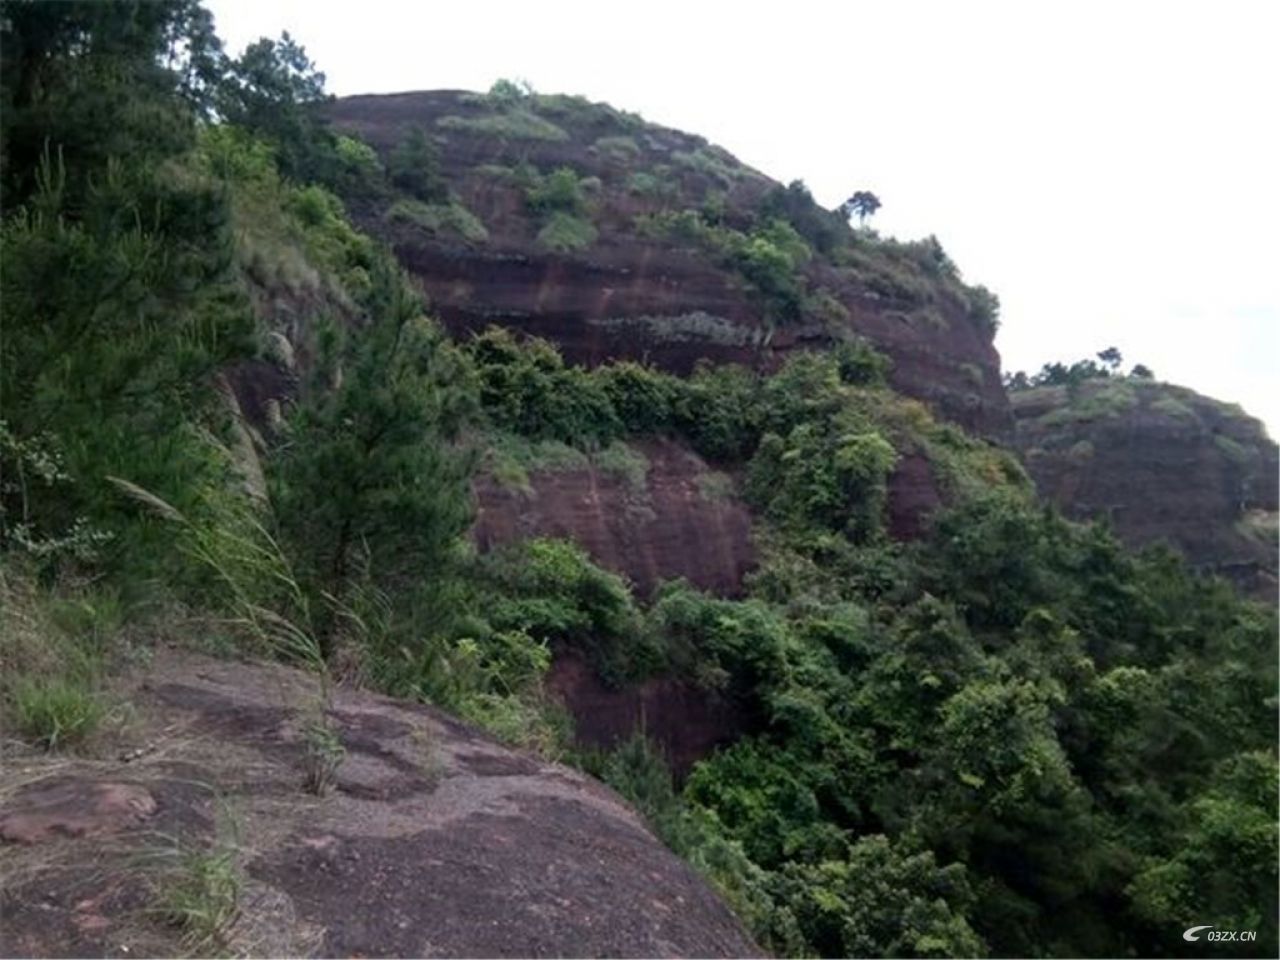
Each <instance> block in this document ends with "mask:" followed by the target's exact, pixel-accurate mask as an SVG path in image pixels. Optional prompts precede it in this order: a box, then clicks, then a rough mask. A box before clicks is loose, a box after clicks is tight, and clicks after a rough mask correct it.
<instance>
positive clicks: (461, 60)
mask: <svg viewBox="0 0 1280 960" xmlns="http://www.w3.org/2000/svg"><path fill="white" fill-rule="evenodd" d="M208 5H209V7H210V8H211V9H212V10H213V12H214V15H215V16H216V18H217V25H218V30H219V33H220V34H221V36H222V37H223V39H224V40H225V41H226V42H227V45H228V47H229V48H230V49H231V50H232V51H235V52H238V51H239V50H240V49H241V48H242V47H243V46H244V45H245V44H246V43H248V42H250V41H252V40H254V39H256V38H257V37H259V36H263V35H266V36H272V37H274V36H278V35H279V33H280V32H281V31H282V30H286V29H287V30H289V31H290V33H292V34H293V35H294V36H295V37H296V38H297V39H298V40H299V41H300V42H301V43H303V44H304V45H305V46H306V48H307V52H308V54H309V55H310V56H311V58H312V59H313V60H314V61H316V63H317V64H318V66H319V67H320V69H322V70H324V71H325V73H326V74H327V76H328V86H329V90H330V91H331V92H333V93H335V94H338V95H340V96H341V95H345V94H354V93H389V92H396V91H404V90H429V89H437V88H464V89H475V90H484V89H487V88H488V86H489V85H490V84H491V83H492V82H493V80H495V79H496V78H498V77H513V78H516V77H518V78H523V79H527V80H528V81H530V82H531V83H532V84H533V85H534V87H535V88H536V89H538V90H539V91H541V92H546V93H580V94H584V95H585V96H587V97H589V98H591V99H593V100H605V101H608V102H609V103H611V104H613V105H614V106H617V107H620V108H623V109H627V110H632V111H635V112H637V113H640V114H642V115H643V116H644V117H645V118H646V119H647V120H651V121H654V122H657V123H662V124H665V125H667V126H672V127H677V128H680V129H683V130H688V131H690V132H694V133H700V134H702V135H703V136H705V137H707V138H708V139H709V140H711V141H712V142H715V143H718V144H720V145H721V146H724V147H726V148H727V149H728V150H730V151H731V152H732V153H734V154H735V155H737V156H738V158H739V159H741V160H742V161H743V162H745V163H748V164H750V165H752V166H754V167H756V168H758V169H759V170H761V171H763V172H764V173H766V174H768V175H770V176H772V177H774V178H776V179H778V180H781V181H783V182H786V181H789V180H792V179H795V178H800V179H803V180H804V181H805V182H806V183H807V184H808V185H809V187H810V189H811V190H812V191H813V193H814V195H815V196H816V197H817V199H818V200H819V201H820V202H821V203H823V204H824V205H826V206H835V205H836V204H837V203H839V202H840V201H841V200H843V199H844V198H845V197H847V196H848V195H849V194H850V193H852V192H853V191H854V190H855V189H870V190H873V191H875V192H876V194H878V195H879V197H880V199H881V200H882V201H883V203H884V206H883V208H882V209H881V211H880V213H879V214H878V215H877V216H876V218H875V220H874V225H875V226H876V227H877V228H878V229H879V230H880V231H881V232H882V233H885V234H893V235H896V236H899V237H902V238H915V237H920V236H924V235H927V234H929V233H934V234H936V235H937V236H938V238H939V239H940V240H941V241H942V243H943V246H944V247H945V248H946V250H947V251H948V253H950V254H951V256H952V258H953V259H954V260H955V261H956V262H957V264H959V266H960V268H961V269H962V271H963V272H964V275H965V278H966V279H968V280H970V281H971V282H976V283H984V284H986V285H987V286H988V287H990V288H991V289H993V290H994V291H995V292H996V293H997V294H998V295H999V296H1000V300H1001V303H1002V327H1001V330H1000V334H999V337H998V339H997V346H998V347H999V348H1000V351H1001V354H1002V356H1003V358H1004V366H1005V369H1012V370H1016V369H1027V370H1028V371H1033V370H1035V369H1038V368H1039V366H1040V364H1041V363H1043V362H1045V361H1047V360H1063V361H1070V360H1075V359H1079V358H1081V357H1085V356H1092V355H1093V354H1094V353H1095V352H1096V351H1098V350H1101V349H1102V348H1104V347H1107V346H1112V345H1114V346H1117V347H1119V348H1120V350H1121V352H1122V353H1123V354H1124V356H1125V360H1126V364H1132V363H1134V362H1142V363H1145V364H1147V365H1148V366H1149V367H1151V368H1152V369H1154V370H1155V372H1156V375H1157V376H1158V377H1159V378H1161V379H1164V380H1170V381H1173V382H1177V383H1183V384H1186V385H1188V386H1191V387H1193V388H1194V389H1196V390H1199V391H1201V392H1203V393H1207V394H1210V395H1212V396H1215V397H1218V398H1220V399H1224V400H1230V401H1234V402H1238V403H1240V404H1242V405H1243V406H1244V407H1245V408H1246V409H1247V410H1248V411H1249V412H1251V413H1253V414H1254V415H1255V416H1258V417H1260V418H1262V419H1264V420H1265V421H1266V422H1267V423H1268V426H1269V430H1270V433H1271V435H1272V436H1273V437H1275V436H1278V435H1280V431H1278V430H1277V428H1278V427H1280V384H1278V383H1277V373H1278V372H1280V370H1278V367H1280V364H1278V362H1277V361H1278V359H1280V243H1278V242H1277V240H1276V233H1275V230H1276V228H1277V226H1280V96H1278V95H1280V53H1278V52H1277V49H1278V48H1277V43H1278V42H1280V4H1277V3H1275V2H1266V0H1263V2H1254V3H1245V2H1228V0H1214V2H1203V3H1199V4H1194V5H1193V4H1182V3H1177V2H1165V3H1160V4H1158V5H1157V4H1151V5H1146V4H1141V3H1137V2H1119V0H1113V2H1110V3H1102V4H1094V3H1089V2H1085V0H1069V2H1059V3H1055V4H1050V3H1043V2H1036V3H1027V2H1023V3H1017V2H1011V3H992V2H973V0H965V2H951V3H945V2H933V3H926V2H910V0H894V2H890V0H885V2H877V3H854V2H838V0H826V2H808V0H790V2H786V3H768V4H766V3H748V2H738V3H719V2H708V0H703V2H697V0H683V2H678V3H676V2H669V0H640V2H637V0H631V2H629V3H626V4H617V3H605V2H600V0H597V2H594V3H590V2H569V0H540V2H523V3H521V2H497V0H488V2H486V0H461V2H445V3H430V2H411V0H402V2H391V0H361V2H359V3H353V2H349V0H348V2H337V0H329V2H316V0H311V2H305V0H279V2H274V3H272V2H265V0H208Z"/></svg>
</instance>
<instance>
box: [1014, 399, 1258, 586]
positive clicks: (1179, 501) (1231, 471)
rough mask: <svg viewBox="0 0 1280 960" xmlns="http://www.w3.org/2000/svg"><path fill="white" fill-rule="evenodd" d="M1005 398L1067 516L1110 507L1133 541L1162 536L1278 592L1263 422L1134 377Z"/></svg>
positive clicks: (1201, 562) (1192, 556)
mask: <svg viewBox="0 0 1280 960" xmlns="http://www.w3.org/2000/svg"><path fill="white" fill-rule="evenodd" d="M1012 400H1013V408H1014V412H1015V414H1016V416H1017V421H1018V445H1019V447H1020V448H1021V450H1022V453H1023V457H1024V459H1025V461H1026V464H1027V469H1028V471H1029V472H1030V473H1031V475H1032V477H1033V478H1034V479H1035V481H1036V485H1037V487H1038V488H1039V490H1040V493H1041V494H1042V495H1043V496H1045V497H1046V498H1048V499H1050V500H1052V501H1053V502H1054V503H1056V504H1058V505H1059V506H1060V507H1061V508H1062V509H1063V511H1064V512H1066V513H1067V514H1068V515H1069V516H1071V517H1074V518H1077V519H1091V518H1094V517H1098V516H1106V517H1108V518H1110V520H1111V523H1112V525H1113V526H1114V529H1115V531H1116V533H1117V534H1118V535H1119V536H1120V537H1121V538H1122V539H1123V540H1124V541H1125V542H1126V543H1129V544H1130V545H1133V546H1142V545H1144V544H1148V543H1153V542H1156V541H1161V540H1163V541H1167V542H1168V543H1169V544H1170V545H1172V546H1174V547H1176V548H1177V549H1178V550H1180V551H1181V552H1182V553H1183V554H1184V555H1185V556H1186V557H1187V559H1188V560H1189V561H1190V562H1191V563H1192V564H1193V565H1195V566H1197V567H1199V568H1202V569H1205V570H1210V571H1214V572H1218V573H1222V574H1224V575H1226V576H1228V577H1230V578H1232V579H1233V580H1235V581H1236V582H1237V583H1238V584H1240V585H1241V586H1242V587H1243V588H1244V589H1246V590H1249V591H1251V592H1254V593H1257V594H1259V595H1264V596H1270V597H1274V595H1275V587H1276V510H1277V450H1276V444H1275V443H1274V442H1273V441H1272V440H1271V439H1270V438H1269V437H1268V436H1267V434H1266V431H1265V429H1264V428H1263V426H1262V424H1261V423H1259V422H1258V421H1257V420H1254V419H1253V418H1252V417H1249V416H1247V415H1245V414H1244V412H1243V411H1241V410H1240V409H1239V408H1238V407H1235V406H1232V405H1230V404H1224V403H1219V402H1218V401H1216V400H1212V399H1210V398H1209V397H1204V396H1201V395H1199V394H1197V393H1195V392H1194V391H1191V390H1188V389H1186V388H1183V387H1175V386H1171V385H1169V384H1162V383H1153V382H1149V381H1142V380H1134V379H1127V380H1123V381H1105V380H1103V381H1094V382H1086V383H1085V384H1083V385H1082V386H1080V387H1079V388H1078V390H1076V391H1075V392H1074V394H1073V393H1072V392H1071V391H1069V390H1068V388H1067V387H1062V386H1059V387H1040V388H1037V389H1034V390H1025V391H1019V392H1015V393H1014V394H1013V395H1012Z"/></svg>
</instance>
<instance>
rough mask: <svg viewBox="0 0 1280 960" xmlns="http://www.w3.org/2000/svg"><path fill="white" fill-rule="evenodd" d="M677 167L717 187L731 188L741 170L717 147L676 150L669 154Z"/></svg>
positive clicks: (741, 172) (739, 175) (735, 162)
mask: <svg viewBox="0 0 1280 960" xmlns="http://www.w3.org/2000/svg"><path fill="white" fill-rule="evenodd" d="M671 159H672V161H674V162H675V163H676V164H677V165H679V166H681V167H684V168H685V169H686V170H689V171H691V172H693V173H695V174H698V175H699V176H701V177H705V178H706V179H708V180H710V181H711V182H712V183H713V184H714V185H716V186H719V187H731V186H733V184H734V181H736V180H737V179H738V178H739V177H741V176H742V175H743V170H742V168H741V167H740V166H738V165H737V161H735V160H734V159H733V158H732V157H731V156H729V154H727V153H725V152H724V151H723V150H721V149H720V148H719V147H708V146H702V147H697V148H695V149H693V150H687V151H686V150H677V151H675V152H674V153H672V154H671Z"/></svg>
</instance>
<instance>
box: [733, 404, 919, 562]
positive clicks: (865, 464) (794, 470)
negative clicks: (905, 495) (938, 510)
mask: <svg viewBox="0 0 1280 960" xmlns="http://www.w3.org/2000/svg"><path fill="white" fill-rule="evenodd" d="M896 459H897V454H896V453H895V452H894V449H893V446H892V445H891V444H889V443H888V441H886V440H885V439H884V437H882V436H881V435H880V434H879V433H877V432H875V431H868V432H865V433H836V432H834V431H824V430H822V429H821V428H817V427H815V426H813V425H810V424H805V425H802V426H798V427H796V428H795V429H793V430H792V431H791V432H790V434H788V435H787V436H786V437H781V436H779V435H778V434H775V433H769V434H766V435H765V437H764V439H763V440H762V441H761V442H760V447H759V449H758V450H757V451H756V455H755V457H753V458H752V460H751V465H750V469H749V473H748V482H747V490H748V493H749V495H750V496H751V499H752V500H753V502H755V503H756V504H758V505H759V506H761V507H762V508H763V509H764V510H766V511H767V512H768V513H769V515H770V516H772V517H774V518H775V519H777V520H779V521H780V522H783V523H788V524H793V525H796V526H797V527H800V528H803V527H807V526H814V527H818V528H821V529H826V530H832V531H835V532H842V533H845V534H847V535H848V536H849V537H850V538H851V539H852V540H854V541H855V542H864V541H867V540H870V539H874V538H875V537H877V536H878V535H879V534H880V533H881V531H882V530H883V523H884V517H883V514H884V507H885V502H886V498H887V489H888V487H887V484H888V477H889V471H890V470H891V469H892V468H893V464H894V462H895V461H896Z"/></svg>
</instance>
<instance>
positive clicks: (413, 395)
mask: <svg viewBox="0 0 1280 960" xmlns="http://www.w3.org/2000/svg"><path fill="white" fill-rule="evenodd" d="M372 279H373V289H372V293H371V297H370V315H369V320H368V324H367V326H366V327H365V329H363V330H362V331H361V332H360V336H359V337H354V338H348V337H347V336H345V335H344V333H343V331H341V330H340V329H338V328H337V327H335V326H329V327H328V328H327V329H326V330H325V331H324V335H323V337H322V339H321V343H320V354H319V357H318V360H317V364H316V370H315V374H314V376H313V378H312V383H311V384H310V386H309V387H308V389H307V392H306V394H305V395H304V398H303V402H302V403H301V404H300V405H299V406H298V407H297V409H296V410H295V412H294V413H293V415H292V416H291V417H290V422H289V426H288V436H289V442H288V445H287V446H285V447H284V448H283V449H282V450H281V451H280V453H279V455H278V456H277V458H276V459H275V461H274V462H273V464H272V467H271V472H270V480H271V485H272V495H273V497H272V498H273V501H274V502H275V504H276V510H277V514H278V517H279V523H280V527H281V531H282V535H283V539H284V542H285V543H286V545H287V549H288V550H289V552H290V554H291V555H292V556H294V557H296V558H297V565H298V567H299V569H300V571H301V574H302V576H303V578H304V579H305V580H306V581H307V582H308V583H311V584H314V587H313V589H314V590H315V591H316V599H317V600H318V599H319V597H321V596H326V595H327V596H329V597H335V598H338V599H339V601H341V600H342V599H343V598H344V597H345V596H346V595H347V593H348V591H349V590H350V581H351V580H352V578H353V577H356V575H357V572H358V571H360V570H362V569H363V570H365V571H367V575H368V576H370V577H372V581H373V583H374V584H375V585H376V586H377V587H378V588H379V589H381V590H385V591H388V592H394V593H396V594H397V596H399V597H401V598H403V600H404V602H406V603H411V602H412V596H411V594H412V585H413V584H414V583H415V582H416V581H417V580H418V578H420V577H421V576H422V571H424V570H435V571H440V570H441V569H442V568H443V567H444V566H447V563H448V558H449V556H450V554H451V553H452V552H453V550H454V549H455V545H456V543H457V540H458V538H459V537H460V536H461V534H462V533H463V532H464V531H465V530H466V528H467V526H468V524H469V522H470V508H469V504H468V497H467V494H466V482H467V475H468V465H467V464H466V463H465V461H463V460H462V459H461V458H460V457H458V456H457V455H456V454H454V453H452V452H451V451H450V450H449V449H448V448H447V444H448V442H449V440H450V438H451V437H453V436H454V435H455V433H456V431H457V430H458V428H459V426H460V424H461V421H462V418H463V416H465V414H466V412H467V403H468V397H467V393H466V392H465V389H464V387H463V384H464V380H463V375H464V374H463V369H462V366H461V364H460V358H459V357H458V356H457V355H456V353H455V351H454V350H453V348H451V347H450V346H449V345H448V344H447V343H446V342H445V341H444V339H443V335H442V334H441V333H440V331H439V330H438V329H437V328H436V327H435V326H434V325H433V324H431V323H430V322H429V321H427V320H425V319H424V318H423V317H422V316H421V313H420V305H419V304H418V303H417V302H416V301H415V299H414V298H413V297H412V296H411V295H410V294H409V292H408V291H407V289H406V287H405V284H404V282H403V280H402V278H401V276H400V273H399V270H398V269H397V268H395V267H393V266H392V265H391V264H390V263H387V262H383V263H381V264H380V265H379V267H378V269H377V271H376V272H375V274H374V276H373V278H372ZM316 606H317V608H319V604H318V603H317V604H316ZM337 627H338V624H337V623H336V622H334V621H333V620H332V618H331V617H330V618H327V622H324V623H322V624H321V626H320V632H321V634H322V636H323V638H324V640H325V643H326V645H327V646H331V645H332V643H333V641H334V632H335V630H336V629H337Z"/></svg>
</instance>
